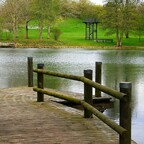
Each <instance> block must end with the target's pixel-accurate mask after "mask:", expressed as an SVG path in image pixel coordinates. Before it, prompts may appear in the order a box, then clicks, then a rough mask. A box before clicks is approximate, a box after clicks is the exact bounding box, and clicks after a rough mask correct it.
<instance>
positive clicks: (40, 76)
mask: <svg viewBox="0 0 144 144" xmlns="http://www.w3.org/2000/svg"><path fill="white" fill-rule="evenodd" d="M37 68H38V69H43V68H44V64H38V65H37ZM37 87H38V88H41V89H43V88H44V75H43V73H37ZM37 102H44V94H43V93H41V92H37Z"/></svg>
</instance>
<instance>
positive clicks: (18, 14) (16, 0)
mask: <svg viewBox="0 0 144 144" xmlns="http://www.w3.org/2000/svg"><path fill="white" fill-rule="evenodd" d="M23 4H24V0H6V1H5V2H4V7H3V8H4V17H5V19H6V21H7V22H8V23H9V24H10V23H11V24H10V25H12V30H13V40H14V42H16V38H17V36H18V25H19V23H20V21H21V20H22V17H23V9H22V7H23Z"/></svg>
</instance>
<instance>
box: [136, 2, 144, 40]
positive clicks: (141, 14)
mask: <svg viewBox="0 0 144 144" xmlns="http://www.w3.org/2000/svg"><path fill="white" fill-rule="evenodd" d="M136 12H137V18H136V30H135V33H136V35H138V37H139V40H140V39H141V36H142V35H144V3H143V2H142V3H140V4H139V5H138V6H137V11H136Z"/></svg>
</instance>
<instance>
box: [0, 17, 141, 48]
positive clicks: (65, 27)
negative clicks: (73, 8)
mask: <svg viewBox="0 0 144 144" xmlns="http://www.w3.org/2000/svg"><path fill="white" fill-rule="evenodd" d="M30 27H31V28H30V29H29V39H28V40H26V39H25V29H24V26H21V27H20V28H19V35H18V38H17V45H16V46H17V47H91V48H115V42H116V41H115V35H112V36H105V31H104V30H103V29H102V28H101V25H100V24H99V27H98V38H107V39H109V38H110V39H113V40H114V41H113V42H107V43H103V42H99V43H98V42H96V41H93V40H85V25H84V24H83V23H82V21H81V20H79V19H65V20H62V21H61V22H59V23H58V24H57V25H56V27H57V28H59V29H60V31H61V35H60V38H59V40H58V41H55V40H54V39H53V34H52V35H51V38H50V39H47V30H46V29H44V31H43V41H39V32H38V29H37V28H36V27H37V23H36V22H34V21H32V22H31V23H30ZM32 27H35V28H32ZM0 39H1V41H12V34H11V33H1V37H0ZM123 47H124V48H134V49H135V48H142V47H144V37H143V38H142V39H141V40H139V39H138V37H136V36H134V35H130V38H128V39H126V38H124V40H123Z"/></svg>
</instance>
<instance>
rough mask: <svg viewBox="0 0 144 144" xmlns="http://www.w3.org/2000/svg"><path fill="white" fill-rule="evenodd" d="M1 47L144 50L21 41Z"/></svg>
mask: <svg viewBox="0 0 144 144" xmlns="http://www.w3.org/2000/svg"><path fill="white" fill-rule="evenodd" d="M0 48H41V49H42V48H56V49H57V48H73V49H74V48H75V49H77V48H82V49H95V50H144V46H143V47H142V46H121V47H116V46H90V45H89V46H83V45H43V44H20V43H6V45H4V46H2V45H1V46H0Z"/></svg>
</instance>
